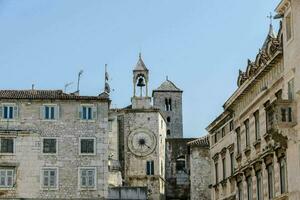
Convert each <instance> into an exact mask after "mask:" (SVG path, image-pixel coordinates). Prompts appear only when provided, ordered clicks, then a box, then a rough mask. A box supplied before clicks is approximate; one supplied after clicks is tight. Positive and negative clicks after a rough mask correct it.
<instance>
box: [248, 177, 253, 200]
mask: <svg viewBox="0 0 300 200" xmlns="http://www.w3.org/2000/svg"><path fill="white" fill-rule="evenodd" d="M252 181H253V180H252V177H251V176H248V177H247V178H246V183H247V184H246V185H247V199H248V200H252V199H253V182H252Z"/></svg>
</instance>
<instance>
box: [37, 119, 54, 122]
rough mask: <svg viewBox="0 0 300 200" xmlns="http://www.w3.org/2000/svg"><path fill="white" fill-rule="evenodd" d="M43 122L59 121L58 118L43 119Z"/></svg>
mask: <svg viewBox="0 0 300 200" xmlns="http://www.w3.org/2000/svg"><path fill="white" fill-rule="evenodd" d="M41 121H42V122H57V121H58V119H42V120H41Z"/></svg>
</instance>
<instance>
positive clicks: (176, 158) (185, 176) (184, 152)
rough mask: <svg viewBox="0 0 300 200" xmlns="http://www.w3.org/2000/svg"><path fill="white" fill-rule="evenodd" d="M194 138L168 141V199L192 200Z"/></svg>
mask: <svg viewBox="0 0 300 200" xmlns="http://www.w3.org/2000/svg"><path fill="white" fill-rule="evenodd" d="M192 140H194V138H167V139H166V197H167V199H190V167H191V166H190V149H189V146H188V145H187V143H188V142H190V141H192Z"/></svg>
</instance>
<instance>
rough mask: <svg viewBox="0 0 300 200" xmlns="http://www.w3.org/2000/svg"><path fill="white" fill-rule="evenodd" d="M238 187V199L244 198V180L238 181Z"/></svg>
mask: <svg viewBox="0 0 300 200" xmlns="http://www.w3.org/2000/svg"><path fill="white" fill-rule="evenodd" d="M237 189H238V200H243V182H242V181H240V182H238V184H237Z"/></svg>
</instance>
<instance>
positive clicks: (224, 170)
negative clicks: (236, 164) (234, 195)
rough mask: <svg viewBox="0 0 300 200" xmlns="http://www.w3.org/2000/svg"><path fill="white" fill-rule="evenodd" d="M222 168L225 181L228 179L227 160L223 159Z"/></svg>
mask: <svg viewBox="0 0 300 200" xmlns="http://www.w3.org/2000/svg"><path fill="white" fill-rule="evenodd" d="M222 168H223V180H225V178H226V159H225V157H224V158H222Z"/></svg>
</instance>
